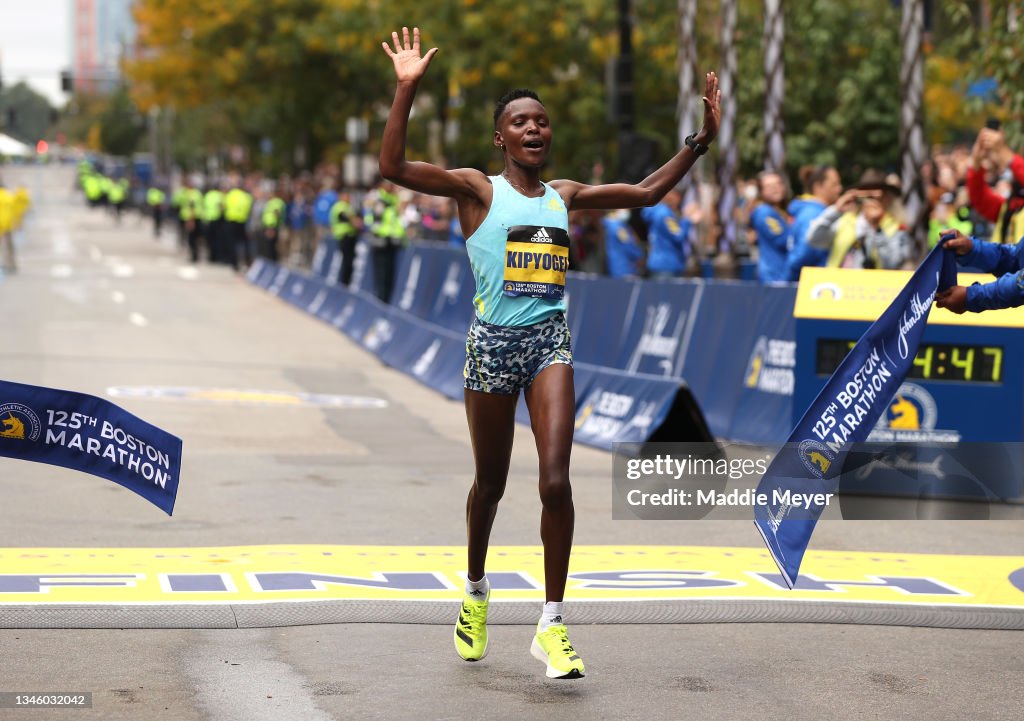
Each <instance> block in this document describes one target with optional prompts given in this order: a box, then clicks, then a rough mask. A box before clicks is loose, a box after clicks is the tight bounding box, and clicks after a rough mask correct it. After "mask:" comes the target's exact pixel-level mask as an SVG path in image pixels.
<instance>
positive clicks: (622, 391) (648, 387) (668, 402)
mask: <svg viewBox="0 0 1024 721" xmlns="http://www.w3.org/2000/svg"><path fill="white" fill-rule="evenodd" d="M575 381H576V431H575V434H574V438H575V440H577V441H579V442H580V443H586V444H587V445H590V446H597V447H598V448H604V449H607V450H611V449H612V447H613V445H614V444H616V443H641V442H643V441H646V440H647V439H648V437H649V436H650V435H651V433H653V432H654V430H655V429H656V428H658V427H659V426H660V425H661V424H662V423H663V422H664V420H665V418H666V417H667V416H668V413H669V411H670V410H671V408H672V404H673V402H674V401H675V399H676V393H677V392H678V390H679V388H680V386H681V385H682V384H681V383H680V381H679V379H677V378H659V377H657V376H648V375H643V376H638V375H635V374H630V373H625V372H623V371H617V370H611V369H608V368H598V367H596V366H591V365H588V364H584V363H577V364H576V366H575Z"/></svg>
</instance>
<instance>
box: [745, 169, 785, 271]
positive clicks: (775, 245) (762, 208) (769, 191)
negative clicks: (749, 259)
mask: <svg viewBox="0 0 1024 721" xmlns="http://www.w3.org/2000/svg"><path fill="white" fill-rule="evenodd" d="M757 195H758V198H759V199H760V201H761V202H760V203H759V204H758V205H757V207H756V208H754V211H753V212H752V213H751V214H750V227H751V228H752V229H753V230H754V233H755V235H756V238H757V252H758V255H757V278H758V280H760V281H761V282H762V283H777V282H779V281H785V280H788V279H789V270H788V268H787V267H786V257H787V256H788V254H789V246H790V236H789V216H788V215H787V214H786V211H785V210H783V203H784V202H785V201H786V181H785V179H783V177H782V174H781V173H777V172H775V171H774V170H766V171H764V172H763V173H761V174H760V175H758V176H757Z"/></svg>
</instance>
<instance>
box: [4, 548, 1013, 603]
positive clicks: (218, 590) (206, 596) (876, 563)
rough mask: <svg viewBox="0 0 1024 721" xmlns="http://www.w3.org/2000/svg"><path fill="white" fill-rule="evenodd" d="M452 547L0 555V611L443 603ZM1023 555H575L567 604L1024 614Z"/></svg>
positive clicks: (460, 559) (531, 564)
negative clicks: (794, 571)
mask: <svg viewBox="0 0 1024 721" xmlns="http://www.w3.org/2000/svg"><path fill="white" fill-rule="evenodd" d="M464 569H465V549H464V548H463V547H461V546H424V547H416V546H331V545H301V546H231V547H212V548H4V549H0V605H23V604H40V605H45V604H101V605H103V604H118V605H120V604H176V603H205V604H210V603H260V602H275V603H280V602H282V601H289V602H292V601H296V602H302V601H327V600H353V599H362V600H380V601H388V600H452V599H455V598H458V597H459V595H460V594H461V589H462V587H463V585H464V578H463V575H462V574H463V572H464ZM488 575H489V577H490V580H491V584H492V589H493V591H494V596H493V600H494V601H495V602H501V601H525V600H530V601H536V600H539V599H543V592H542V590H541V586H542V579H543V578H544V568H543V554H542V550H541V548H540V547H538V546H497V547H492V548H491V550H490V554H489V556H488ZM1022 589H1024V556H967V555H938V554H916V553H871V552H863V551H810V552H808V553H807V555H806V556H805V557H804V563H803V567H802V568H801V575H800V584H799V585H798V587H797V589H796V590H793V591H789V590H786V588H785V584H784V583H783V581H782V579H781V578H780V577H779V574H778V570H777V569H776V567H775V565H774V563H773V562H772V560H771V558H770V556H769V555H768V553H767V552H766V551H764V550H762V549H759V548H722V547H704V546H578V547H576V548H575V549H574V550H573V557H572V564H571V567H570V577H569V583H568V588H567V592H566V599H567V600H570V601H574V602H575V601H611V600H614V601H628V600H641V599H656V600H662V601H666V600H683V601H685V600H701V599H703V600H708V599H730V600H743V599H746V600H754V599H762V600H769V601H770V600H779V601H795V600H798V601H817V602H821V601H826V602H827V601H841V602H848V603H849V602H870V603H883V604H923V605H927V606H944V607H998V608H1015V609H1024V590H1022Z"/></svg>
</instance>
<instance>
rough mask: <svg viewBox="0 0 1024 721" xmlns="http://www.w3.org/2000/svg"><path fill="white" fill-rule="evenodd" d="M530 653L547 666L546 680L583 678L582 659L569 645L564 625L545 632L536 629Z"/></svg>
mask: <svg viewBox="0 0 1024 721" xmlns="http://www.w3.org/2000/svg"><path fill="white" fill-rule="evenodd" d="M530 653H531V654H533V657H534V658H535V659H537V660H538V661H543V662H544V663H545V664H547V667H548V669H547V676H548V678H583V676H584V673H583V659H581V658H580V656H579V654H578V653H576V650H575V649H574V648H573V647H572V644H571V643H569V636H568V630H567V629H566V628H565V625H564V624H557V625H555V626H549V627H548V629H547V630H546V631H541V630H540V627H539V626H538V627H537V634H536V635H535V636H534V637H533V644H532V645H531V646H530Z"/></svg>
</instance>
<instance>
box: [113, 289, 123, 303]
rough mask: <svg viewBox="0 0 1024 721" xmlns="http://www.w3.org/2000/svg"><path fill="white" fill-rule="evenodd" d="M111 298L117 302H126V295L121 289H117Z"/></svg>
mask: <svg viewBox="0 0 1024 721" xmlns="http://www.w3.org/2000/svg"><path fill="white" fill-rule="evenodd" d="M110 300H112V301H114V302H115V303H124V300H125V295H124V293H122V292H121V291H119V290H115V291H114V292H113V293H111V294H110Z"/></svg>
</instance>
